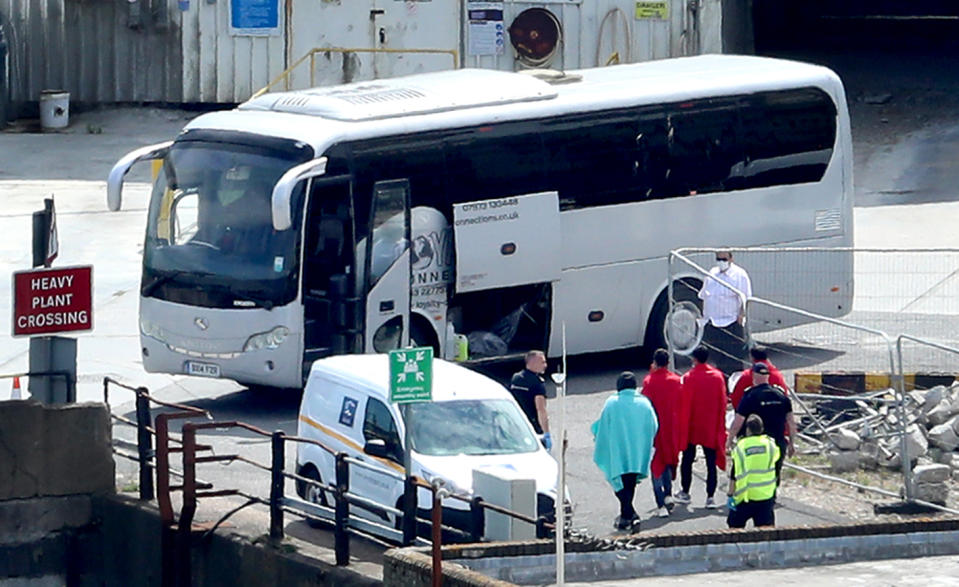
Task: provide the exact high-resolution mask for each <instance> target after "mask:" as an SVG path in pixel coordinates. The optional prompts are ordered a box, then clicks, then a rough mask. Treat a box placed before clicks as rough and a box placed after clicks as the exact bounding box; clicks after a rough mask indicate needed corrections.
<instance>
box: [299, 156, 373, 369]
mask: <svg viewBox="0 0 959 587" xmlns="http://www.w3.org/2000/svg"><path fill="white" fill-rule="evenodd" d="M308 202H309V203H308V207H307V214H306V226H305V237H304V239H303V243H304V247H305V248H306V250H305V251H304V255H303V312H304V330H305V333H304V334H305V344H304V355H305V356H304V359H305V365H307V366H309V365H311V364H312V363H313V361H314V360H316V359H318V358H320V357H325V356H329V355H337V354H344V353H352V352H359V351H360V350H361V346H360V344H359V334H360V327H361V325H362V322H361V320H362V313H361V311H360V306H359V298H358V297H357V295H356V291H355V287H354V280H355V279H356V277H355V276H356V273H357V268H356V262H355V260H354V259H355V256H354V248H353V243H355V242H356V241H355V240H354V234H353V233H354V223H353V199H352V181H351V178H350V176H347V175H342V176H336V177H328V178H317V179H314V180H313V182H312V184H311V186H310V197H309V200H308Z"/></svg>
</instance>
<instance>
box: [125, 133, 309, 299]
mask: <svg viewBox="0 0 959 587" xmlns="http://www.w3.org/2000/svg"><path fill="white" fill-rule="evenodd" d="M187 136H189V135H187ZM310 151H311V150H310V149H309V147H305V146H303V145H302V144H300V143H297V144H294V143H293V142H292V141H277V140H275V139H274V140H271V141H270V142H269V143H267V144H262V145H261V144H257V143H256V142H255V141H249V142H246V141H245V142H244V143H243V144H239V143H231V142H221V141H214V140H210V139H209V137H206V138H203V139H201V140H196V139H193V140H189V139H188V140H183V139H181V140H178V141H177V142H176V143H175V144H174V145H173V147H172V148H171V149H170V152H169V154H168V155H167V157H166V159H165V160H164V162H163V168H162V170H161V171H160V173H159V174H158V176H157V179H156V183H155V184H154V187H153V193H152V195H151V198H150V210H149V216H148V220H147V233H146V243H145V247H144V255H143V259H144V262H143V281H142V283H141V294H142V295H143V296H144V297H154V298H158V299H164V300H169V301H172V302H178V303H183V304H190V305H195V306H202V307H209V308H249V307H265V308H272V307H273V306H276V305H282V304H286V303H289V302H290V301H292V300H293V299H294V298H295V297H296V283H297V270H298V261H297V259H298V250H299V249H298V243H299V226H300V224H299V222H298V221H297V220H296V219H295V220H294V223H293V228H292V229H290V230H285V231H276V230H274V229H273V222H272V211H271V199H272V192H273V186H274V185H275V184H276V182H277V180H278V179H279V178H280V176H282V175H283V173H284V172H285V171H286V170H288V169H289V168H290V167H292V166H293V165H296V164H297V163H300V162H302V161H304V160H307V159H309V158H310V157H311V156H312V152H310ZM302 197H303V196H302V187H301V188H300V190H299V193H296V194H294V198H293V210H294V211H296V212H299V210H301V209H302Z"/></svg>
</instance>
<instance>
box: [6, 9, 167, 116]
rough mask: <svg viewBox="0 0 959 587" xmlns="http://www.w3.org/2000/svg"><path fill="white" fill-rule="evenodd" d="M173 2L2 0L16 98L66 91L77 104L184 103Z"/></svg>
mask: <svg viewBox="0 0 959 587" xmlns="http://www.w3.org/2000/svg"><path fill="white" fill-rule="evenodd" d="M168 1H169V2H173V3H174V4H175V0H135V1H134V2H128V1H127V0H0V24H2V25H3V29H4V38H5V39H6V41H7V45H8V50H9V78H10V79H9V86H10V90H11V99H12V101H13V102H35V101H37V100H38V99H39V95H40V91H41V90H45V89H62V90H67V91H69V92H70V95H71V96H70V98H71V101H74V102H84V103H102V102H108V103H109V102H180V101H181V97H182V89H181V88H182V81H181V80H182V60H181V59H180V57H179V56H180V46H181V43H180V34H179V27H178V26H173V23H172V22H171V20H170V18H169V10H168Z"/></svg>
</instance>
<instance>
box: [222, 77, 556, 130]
mask: <svg viewBox="0 0 959 587" xmlns="http://www.w3.org/2000/svg"><path fill="white" fill-rule="evenodd" d="M555 96H556V90H554V89H553V88H551V87H550V86H549V84H547V83H544V82H543V81H541V80H539V79H536V78H534V77H530V76H520V75H516V74H514V73H508V72H502V71H493V70H486V69H469V70H467V69H459V70H454V71H442V72H436V73H427V74H422V75H415V76H409V77H400V78H394V79H382V80H373V81H368V82H359V83H352V84H345V85H342V86H331V87H325V88H313V89H310V90H301V91H296V92H282V93H276V94H265V95H263V96H260V97H258V98H254V99H252V100H250V101H249V102H245V103H243V104H241V105H240V109H241V110H272V111H274V112H290V113H294V114H306V115H310V116H320V117H323V118H330V119H333V120H343V121H362V120H376V119H381V118H393V117H397V116H412V115H415V114H429V113H433V112H444V111H449V110H459V109H464V108H476V107H481V106H493V105H497V104H507V103H512V102H528V101H534V100H548V99H550V98H554V97H555Z"/></svg>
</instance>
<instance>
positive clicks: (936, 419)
mask: <svg viewBox="0 0 959 587" xmlns="http://www.w3.org/2000/svg"><path fill="white" fill-rule="evenodd" d="M897 398H898V394H897V393H896V392H895V391H894V390H892V389H888V390H883V391H877V392H872V393H869V394H863V395H857V396H850V397H849V398H848V399H846V400H842V402H841V403H843V407H842V409H841V410H838V413H837V412H836V410H833V409H824V406H826V405H827V404H826V402H819V405H818V406H817V407H816V408H815V409H814V413H813V414H810V415H807V416H805V417H803V418H802V419H801V423H802V425H801V426H800V429H799V434H800V436H801V437H803V438H804V439H806V440H807V441H810V442H811V444H813V445H814V446H817V447H818V449H819V450H820V451H821V452H822V454H825V455H826V456H827V457H828V459H829V466H830V469H831V470H832V471H833V472H836V473H843V472H851V471H856V470H860V469H865V470H876V469H879V468H886V469H891V470H899V469H901V468H902V460H901V454H902V440H901V430H902V423H901V422H900V410H899V406H898V405H897V401H896V400H897ZM835 403H836V402H835V400H833V401H832V402H831V404H832V405H835ZM903 408H904V410H903V413H904V415H905V425H906V444H907V448H906V450H907V454H908V455H909V459H910V461H911V465H912V466H913V476H912V478H913V496H914V497H915V498H916V499H919V500H923V501H928V502H932V503H937V504H945V503H946V498H947V497H948V495H949V483H948V482H949V481H950V480H957V481H959V452H957V449H959V381H956V382H953V384H952V385H951V386H948V387H947V386H945V385H938V386H936V387H933V388H931V389H926V390H914V391H911V392H908V393H907V394H906V398H905V405H904V406H903ZM797 413H798V411H797Z"/></svg>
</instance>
